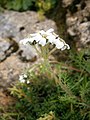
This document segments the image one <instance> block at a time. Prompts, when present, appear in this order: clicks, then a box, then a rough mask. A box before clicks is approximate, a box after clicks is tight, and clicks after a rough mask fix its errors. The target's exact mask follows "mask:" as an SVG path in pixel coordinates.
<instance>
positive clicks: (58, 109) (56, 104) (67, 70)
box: [0, 50, 90, 120]
mask: <svg viewBox="0 0 90 120" xmlns="http://www.w3.org/2000/svg"><path fill="white" fill-rule="evenodd" d="M87 56H89V55H88V54H86V53H85V51H80V52H77V53H75V51H74V54H73V51H72V50H71V51H70V53H69V56H68V58H67V60H66V62H65V63H63V62H58V61H52V62H51V63H50V64H51V68H50V66H47V67H45V66H43V64H42V65H39V66H37V67H36V68H35V69H34V70H32V71H31V69H30V70H27V76H28V77H27V79H26V81H28V80H29V82H30V83H28V84H27V83H24V84H23V83H18V84H17V85H16V86H14V87H13V88H11V94H12V95H13V96H14V97H15V99H17V100H16V103H15V104H14V105H13V106H11V107H10V108H8V109H7V113H6V114H5V113H3V112H2V117H1V118H0V120H12V119H14V120H22V119H23V120H90V59H89V58H88V57H87ZM52 63H53V64H52ZM44 67H45V68H46V69H45V68H44Z"/></svg>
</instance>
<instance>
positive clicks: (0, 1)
mask: <svg viewBox="0 0 90 120" xmlns="http://www.w3.org/2000/svg"><path fill="white" fill-rule="evenodd" d="M56 3H57V0H0V7H2V8H5V9H9V10H16V11H25V10H36V11H42V12H46V11H48V10H50V9H52V8H54V7H55V5H56Z"/></svg>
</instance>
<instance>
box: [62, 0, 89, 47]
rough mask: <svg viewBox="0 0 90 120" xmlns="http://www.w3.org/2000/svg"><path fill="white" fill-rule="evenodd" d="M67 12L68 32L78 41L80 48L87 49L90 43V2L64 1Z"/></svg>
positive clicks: (83, 0)
mask: <svg viewBox="0 0 90 120" xmlns="http://www.w3.org/2000/svg"><path fill="white" fill-rule="evenodd" d="M63 7H65V9H66V10H67V14H66V25H67V32H68V34H69V35H70V36H72V38H73V39H74V40H75V41H77V44H76V45H77V48H78V47H82V46H83V47H86V46H87V45H89V44H88V43H90V0H81V1H76V0H63Z"/></svg>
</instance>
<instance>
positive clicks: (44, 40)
mask: <svg viewBox="0 0 90 120" xmlns="http://www.w3.org/2000/svg"><path fill="white" fill-rule="evenodd" d="M28 42H29V43H34V42H35V43H38V44H40V45H41V46H45V45H46V44H48V43H51V44H52V45H55V46H56V48H57V49H61V50H65V49H70V47H69V45H68V44H66V43H65V41H64V40H63V39H61V38H60V37H59V36H58V35H57V34H56V33H54V29H52V28H51V29H49V30H47V31H44V30H41V31H39V32H37V33H34V34H30V36H29V37H28V38H25V39H23V40H21V41H20V44H23V45H26V44H27V43H28Z"/></svg>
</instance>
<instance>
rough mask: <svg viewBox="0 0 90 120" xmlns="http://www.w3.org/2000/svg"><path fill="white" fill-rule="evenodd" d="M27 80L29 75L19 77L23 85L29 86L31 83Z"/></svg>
mask: <svg viewBox="0 0 90 120" xmlns="http://www.w3.org/2000/svg"><path fill="white" fill-rule="evenodd" d="M26 79H27V75H26V74H22V75H20V76H19V81H20V82H21V83H27V84H29V83H30V82H29V81H27V80H26Z"/></svg>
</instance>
